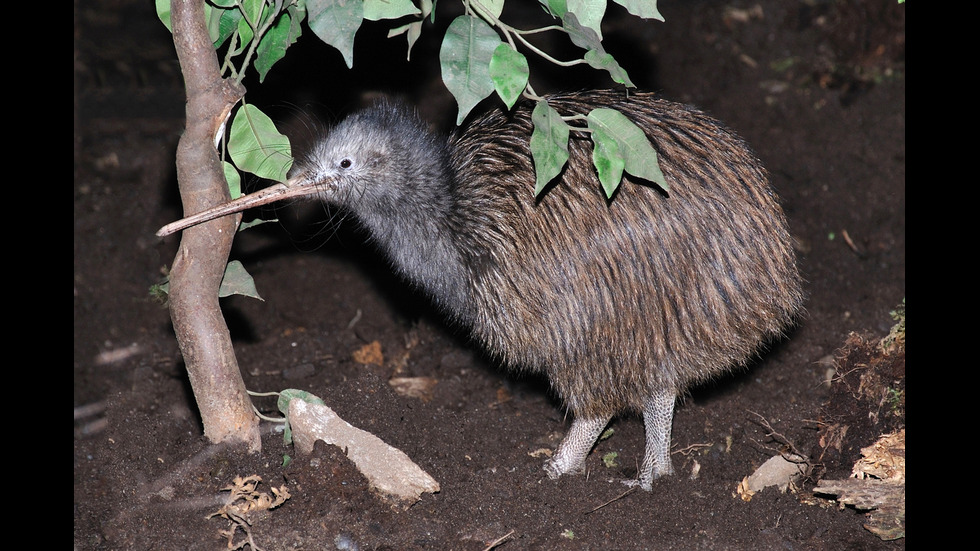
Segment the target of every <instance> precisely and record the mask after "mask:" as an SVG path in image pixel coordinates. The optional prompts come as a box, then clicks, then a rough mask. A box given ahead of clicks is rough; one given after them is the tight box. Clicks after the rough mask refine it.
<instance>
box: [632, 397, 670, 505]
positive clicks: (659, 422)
mask: <svg viewBox="0 0 980 551" xmlns="http://www.w3.org/2000/svg"><path fill="white" fill-rule="evenodd" d="M676 399H677V393H676V392H675V391H674V390H673V389H660V390H656V391H654V392H653V393H652V394H650V396H648V397H647V399H646V400H645V401H644V403H643V425H644V427H645V429H646V438H647V445H646V453H645V454H644V456H643V465H642V466H641V467H640V473H639V474H640V476H639V480H638V481H637V482H639V484H640V487H641V488H643V489H644V490H650V489H652V488H653V481H654V480H655V479H657V478H660V477H661V476H667V475H671V474H674V465H673V464H672V463H671V461H670V426H671V423H672V422H673V420H674V401H675V400H676Z"/></svg>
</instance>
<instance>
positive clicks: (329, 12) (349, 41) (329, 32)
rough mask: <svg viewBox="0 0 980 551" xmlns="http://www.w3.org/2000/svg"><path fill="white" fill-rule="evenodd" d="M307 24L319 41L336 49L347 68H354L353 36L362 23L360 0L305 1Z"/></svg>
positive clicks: (362, 8)
mask: <svg viewBox="0 0 980 551" xmlns="http://www.w3.org/2000/svg"><path fill="white" fill-rule="evenodd" d="M306 11H307V13H308V14H309V18H308V19H307V24H309V26H310V29H311V30H312V31H313V34H315V35H317V36H318V37H320V40H322V41H324V42H326V43H327V44H329V45H331V46H333V47H334V48H337V50H338V51H340V54H341V55H342V56H344V61H345V62H346V63H347V67H348V68H350V67H353V66H354V34H356V33H357V29H359V28H361V23H362V22H363V21H364V2H362V1H361V0H306Z"/></svg>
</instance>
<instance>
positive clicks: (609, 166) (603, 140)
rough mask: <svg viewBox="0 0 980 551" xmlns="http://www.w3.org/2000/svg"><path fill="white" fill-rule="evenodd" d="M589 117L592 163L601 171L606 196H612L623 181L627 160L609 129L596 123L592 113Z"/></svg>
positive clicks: (600, 181)
mask: <svg viewBox="0 0 980 551" xmlns="http://www.w3.org/2000/svg"><path fill="white" fill-rule="evenodd" d="M593 113H594V111H593ZM588 119H589V128H591V129H592V163H593V164H594V165H595V168H596V171H597V172H598V173H599V183H600V184H602V189H603V191H605V192H606V197H612V194H613V193H614V192H615V191H616V188H618V187H619V184H620V182H622V181H623V169H624V168H626V160H625V159H624V158H623V155H622V154H621V153H620V152H619V142H618V141H617V140H616V139H615V138H614V137H612V136H610V135H609V134H608V132H607V129H606V128H605V127H604V126H602V125H601V124H597V123H594V121H593V119H592V114H591V113H590V114H589V117H588Z"/></svg>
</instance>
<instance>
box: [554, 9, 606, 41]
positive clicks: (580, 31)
mask: <svg viewBox="0 0 980 551" xmlns="http://www.w3.org/2000/svg"><path fill="white" fill-rule="evenodd" d="M561 26H562V28H563V29H565V32H566V33H568V38H569V39H570V40H571V41H572V44H575V45H576V46H578V47H579V48H582V49H583V50H602V39H601V38H599V35H598V34H596V32H595V31H594V30H592V29H591V28H589V27H586V26H584V25H582V24H581V23H579V21H578V17H576V15H575V14H574V13H571V12H567V13H565V14H564V15H562V18H561Z"/></svg>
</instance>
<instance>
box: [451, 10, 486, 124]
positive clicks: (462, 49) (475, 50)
mask: <svg viewBox="0 0 980 551" xmlns="http://www.w3.org/2000/svg"><path fill="white" fill-rule="evenodd" d="M500 43H501V41H500V37H499V36H497V33H496V32H494V30H493V29H492V28H491V27H490V26H489V25H487V24H486V22H484V21H483V20H482V19H480V18H479V17H476V16H473V15H461V16H459V17H457V18H456V19H454V20H453V22H452V23H450V24H449V29H447V30H446V36H445V38H444V39H443V41H442V48H441V49H440V50H439V62H440V64H441V65H442V80H443V82H444V83H445V84H446V88H448V89H449V92H450V93H452V95H453V97H455V98H456V104H457V105H459V114H458V116H457V117H456V124H462V123H463V120H464V119H465V118H466V115H468V114H469V112H470V111H471V110H472V109H473V107H475V106H476V104H477V103H479V102H480V101H481V100H483V98H485V97H487V96H489V95H490V94H491V93H493V91H494V86H493V80H491V79H490V59H491V58H492V57H493V52H494V50H496V48H497V46H498V45H499V44H500Z"/></svg>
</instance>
